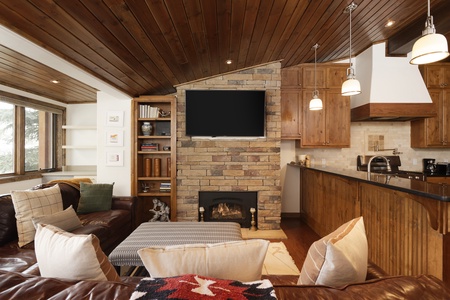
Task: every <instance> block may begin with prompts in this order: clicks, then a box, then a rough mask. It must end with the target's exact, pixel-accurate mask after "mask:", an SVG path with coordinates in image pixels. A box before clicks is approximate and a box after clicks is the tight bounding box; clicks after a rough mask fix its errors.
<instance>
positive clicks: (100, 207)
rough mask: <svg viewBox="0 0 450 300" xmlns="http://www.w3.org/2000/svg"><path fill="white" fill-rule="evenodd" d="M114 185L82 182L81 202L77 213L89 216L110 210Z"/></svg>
mask: <svg viewBox="0 0 450 300" xmlns="http://www.w3.org/2000/svg"><path fill="white" fill-rule="evenodd" d="M113 187H114V183H113V184H107V183H85V182H80V202H79V204H78V209H77V212H78V213H79V214H88V213H91V212H96V211H105V210H110V209H111V205H112V194H113Z"/></svg>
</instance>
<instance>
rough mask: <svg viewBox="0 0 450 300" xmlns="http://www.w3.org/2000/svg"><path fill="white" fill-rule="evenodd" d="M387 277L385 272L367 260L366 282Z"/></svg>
mask: <svg viewBox="0 0 450 300" xmlns="http://www.w3.org/2000/svg"><path fill="white" fill-rule="evenodd" d="M387 276H389V274H388V273H386V271H385V270H383V269H382V268H380V267H379V266H377V265H376V264H374V263H373V262H372V261H370V260H369V262H368V264H367V275H366V280H371V279H377V278H383V277H387Z"/></svg>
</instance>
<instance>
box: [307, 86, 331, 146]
mask: <svg viewBox="0 0 450 300" xmlns="http://www.w3.org/2000/svg"><path fill="white" fill-rule="evenodd" d="M312 94H313V91H312V90H304V91H303V128H302V146H305V147H311V146H325V117H324V116H325V107H326V106H325V105H326V103H325V101H324V98H322V96H320V95H319V96H320V98H321V99H322V101H323V103H324V109H321V110H309V101H310V100H311V99H312Z"/></svg>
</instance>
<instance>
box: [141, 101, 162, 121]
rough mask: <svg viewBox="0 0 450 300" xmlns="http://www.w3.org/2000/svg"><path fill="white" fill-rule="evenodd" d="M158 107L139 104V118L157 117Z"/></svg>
mask: <svg viewBox="0 0 450 300" xmlns="http://www.w3.org/2000/svg"><path fill="white" fill-rule="evenodd" d="M159 111H160V109H159V108H158V107H156V106H151V105H148V104H141V105H139V118H157V117H158V116H159Z"/></svg>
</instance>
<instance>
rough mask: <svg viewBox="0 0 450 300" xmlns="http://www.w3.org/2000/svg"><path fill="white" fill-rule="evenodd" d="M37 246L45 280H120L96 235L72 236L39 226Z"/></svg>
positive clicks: (40, 266)
mask: <svg viewBox="0 0 450 300" xmlns="http://www.w3.org/2000/svg"><path fill="white" fill-rule="evenodd" d="M34 246H35V252H36V258H37V262H38V265H39V271H40V273H41V276H43V277H53V278H60V279H68V280H99V281H120V278H119V275H118V274H117V272H116V270H115V269H114V267H113V265H112V264H111V263H110V262H109V260H108V257H107V256H106V255H105V253H103V251H102V249H101V247H100V241H99V239H98V238H97V237H96V236H95V235H93V234H89V235H85V234H73V233H70V232H66V231H64V230H62V229H60V228H58V227H55V226H52V225H45V224H38V226H37V230H36V238H35V242H34Z"/></svg>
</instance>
